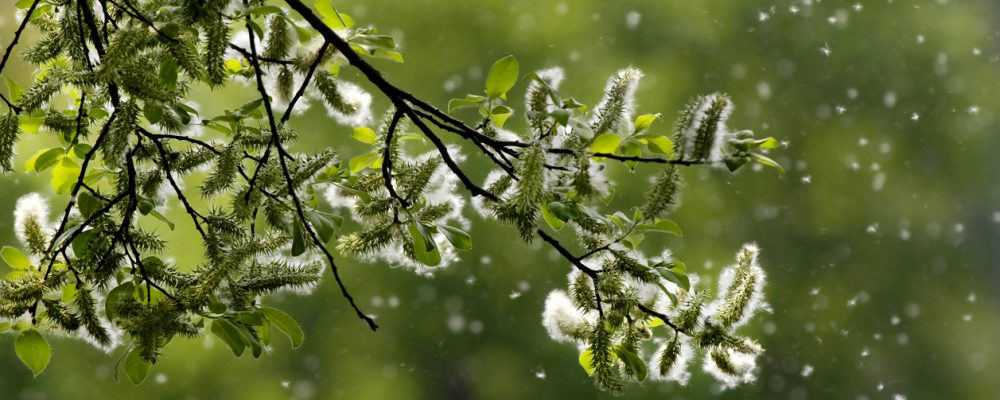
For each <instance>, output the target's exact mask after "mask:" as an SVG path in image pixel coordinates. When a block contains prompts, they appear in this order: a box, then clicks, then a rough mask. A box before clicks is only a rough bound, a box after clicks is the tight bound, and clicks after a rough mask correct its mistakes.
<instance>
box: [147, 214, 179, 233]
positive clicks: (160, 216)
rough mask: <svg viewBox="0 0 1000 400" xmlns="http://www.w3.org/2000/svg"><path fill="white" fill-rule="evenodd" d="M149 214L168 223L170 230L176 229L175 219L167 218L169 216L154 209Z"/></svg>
mask: <svg viewBox="0 0 1000 400" xmlns="http://www.w3.org/2000/svg"><path fill="white" fill-rule="evenodd" d="M149 215H152V216H153V218H156V219H158V220H160V221H161V222H163V223H165V224H167V226H168V227H169V228H170V230H174V228H175V227H176V226H175V225H174V222H173V221H171V220H169V219H167V217H166V216H164V215H163V214H160V212H159V211H156V210H152V211H150V212H149Z"/></svg>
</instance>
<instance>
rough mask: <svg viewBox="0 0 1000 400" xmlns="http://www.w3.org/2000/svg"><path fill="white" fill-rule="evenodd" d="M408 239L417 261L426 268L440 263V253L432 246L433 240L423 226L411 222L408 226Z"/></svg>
mask: <svg viewBox="0 0 1000 400" xmlns="http://www.w3.org/2000/svg"><path fill="white" fill-rule="evenodd" d="M409 231H410V237H411V238H412V239H413V253H414V255H415V256H416V257H417V261H420V263H421V264H424V265H427V266H431V267H433V266H435V265H438V264H440V263H441V252H439V251H438V249H437V246H436V245H435V244H434V238H433V237H431V235H430V233H429V232H427V229H426V228H425V227H424V225H423V224H421V223H419V222H411V223H410V226H409Z"/></svg>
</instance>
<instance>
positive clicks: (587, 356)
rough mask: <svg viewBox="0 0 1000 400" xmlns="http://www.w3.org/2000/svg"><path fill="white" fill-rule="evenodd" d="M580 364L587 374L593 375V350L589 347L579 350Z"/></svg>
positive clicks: (595, 369) (594, 370)
mask: <svg viewBox="0 0 1000 400" xmlns="http://www.w3.org/2000/svg"><path fill="white" fill-rule="evenodd" d="M579 360H580V366H581V367H583V370H584V371H586V372H587V375H594V372H596V371H597V368H595V367H594V352H593V351H591V350H590V349H585V350H583V351H581V352H580V358H579Z"/></svg>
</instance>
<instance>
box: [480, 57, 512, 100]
mask: <svg viewBox="0 0 1000 400" xmlns="http://www.w3.org/2000/svg"><path fill="white" fill-rule="evenodd" d="M517 75H518V65H517V60H516V59H515V58H514V56H507V57H504V58H501V59H500V60H499V61H497V62H496V63H494V64H493V67H491V68H490V73H489V75H487V76H486V95H487V96H489V97H491V98H494V99H495V98H498V97H499V98H501V99H505V100H506V99H507V91H508V90H510V89H511V88H512V87H514V84H515V83H517Z"/></svg>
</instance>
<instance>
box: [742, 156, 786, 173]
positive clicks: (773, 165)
mask: <svg viewBox="0 0 1000 400" xmlns="http://www.w3.org/2000/svg"><path fill="white" fill-rule="evenodd" d="M750 157H753V159H754V161H757V162H758V163H761V164H763V165H766V166H768V167H771V168H774V169H777V170H778V174H779V175H785V169H784V168H781V165H780V164H778V162H777V161H774V160H772V159H770V158H769V157H767V156H765V155H763V154H759V153H750Z"/></svg>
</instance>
